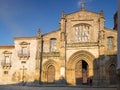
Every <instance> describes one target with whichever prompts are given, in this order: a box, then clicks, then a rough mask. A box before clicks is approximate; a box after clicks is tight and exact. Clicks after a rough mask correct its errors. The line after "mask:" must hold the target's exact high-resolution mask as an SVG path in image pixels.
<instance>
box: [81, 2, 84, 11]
mask: <svg viewBox="0 0 120 90" xmlns="http://www.w3.org/2000/svg"><path fill="white" fill-rule="evenodd" d="M80 4H81V6H82V7H81V10H85V2H81V3H80Z"/></svg>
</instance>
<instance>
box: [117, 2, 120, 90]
mask: <svg viewBox="0 0 120 90" xmlns="http://www.w3.org/2000/svg"><path fill="white" fill-rule="evenodd" d="M117 56H118V59H117V74H118V89H117V90H120V0H118V54H117Z"/></svg>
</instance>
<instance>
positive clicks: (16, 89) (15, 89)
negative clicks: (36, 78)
mask: <svg viewBox="0 0 120 90" xmlns="http://www.w3.org/2000/svg"><path fill="white" fill-rule="evenodd" d="M0 90H117V88H115V87H109V88H101V87H99V88H98V87H83V88H81V87H49V86H47V87H30V86H8V85H7V86H0Z"/></svg>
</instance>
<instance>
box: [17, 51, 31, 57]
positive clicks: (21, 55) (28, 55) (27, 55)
mask: <svg viewBox="0 0 120 90" xmlns="http://www.w3.org/2000/svg"><path fill="white" fill-rule="evenodd" d="M18 57H20V58H29V57H30V52H24V53H23V52H21V51H19V52H18Z"/></svg>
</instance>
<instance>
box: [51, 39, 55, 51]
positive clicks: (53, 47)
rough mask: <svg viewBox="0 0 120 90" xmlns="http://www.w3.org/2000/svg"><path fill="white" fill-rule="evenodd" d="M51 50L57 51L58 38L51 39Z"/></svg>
mask: <svg viewBox="0 0 120 90" xmlns="http://www.w3.org/2000/svg"><path fill="white" fill-rule="evenodd" d="M50 51H51V52H55V51H56V38H51V39H50Z"/></svg>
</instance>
